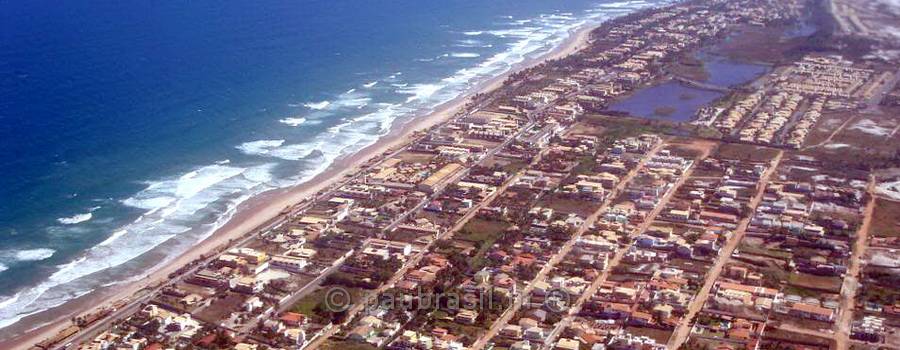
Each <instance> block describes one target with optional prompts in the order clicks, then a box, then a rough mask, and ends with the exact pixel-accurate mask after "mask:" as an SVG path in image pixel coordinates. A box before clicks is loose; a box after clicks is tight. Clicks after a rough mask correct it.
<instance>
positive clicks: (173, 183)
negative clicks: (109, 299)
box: [0, 164, 274, 328]
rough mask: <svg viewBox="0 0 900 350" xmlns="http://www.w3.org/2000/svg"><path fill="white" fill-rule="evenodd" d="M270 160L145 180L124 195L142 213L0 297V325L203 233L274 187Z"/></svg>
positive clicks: (27, 254) (39, 254)
mask: <svg viewBox="0 0 900 350" xmlns="http://www.w3.org/2000/svg"><path fill="white" fill-rule="evenodd" d="M272 166H273V165H272V164H263V165H259V166H254V167H247V168H240V167H234V166H225V165H219V164H215V165H208V166H203V167H200V168H197V169H195V170H193V171H190V172H188V173H187V174H184V175H182V176H179V177H174V178H170V179H164V180H159V181H153V182H148V183H147V187H146V188H145V189H144V190H142V191H140V192H138V193H137V194H135V195H134V196H132V197H130V198H128V199H125V200H123V201H122V203H123V204H125V205H127V206H130V207H134V208H138V209H142V210H144V211H145V212H144V214H143V215H141V216H140V217H139V218H137V219H136V220H135V221H134V222H132V223H130V224H127V225H125V226H123V227H121V228H119V229H117V230H116V231H114V233H113V234H112V235H110V237H108V238H107V239H106V240H104V241H103V242H101V243H100V244H98V245H96V246H94V247H92V248H90V249H88V250H87V251H86V252H85V253H84V254H82V255H81V256H80V257H79V258H77V259H75V260H73V261H71V262H69V263H66V264H63V265H59V266H57V271H56V272H54V273H53V274H52V275H50V277H49V278H48V279H47V280H45V281H43V282H41V283H39V284H38V285H36V286H33V287H30V288H26V289H23V290H21V291H20V292H18V293H17V294H15V295H13V296H12V297H9V298H6V299H4V300H2V301H0V328H2V327H6V326H8V325H10V324H12V323H15V322H17V321H18V320H20V319H21V318H23V317H26V316H28V315H31V314H34V313H36V312H40V311H42V310H46V309H49V308H52V307H55V306H57V305H60V304H62V303H64V302H66V301H68V300H71V299H73V298H76V297H77V296H79V295H84V294H86V293H89V292H90V291H92V290H94V289H96V288H98V287H99V286H100V285H101V284H102V283H110V282H115V281H117V279H119V280H124V278H120V277H115V275H113V274H111V273H109V272H104V273H103V274H100V275H98V274H97V273H98V272H100V271H107V270H109V269H114V268H117V267H119V266H122V265H123V264H125V263H127V262H129V261H131V260H133V259H135V258H136V257H139V256H141V255H143V254H144V253H146V252H148V251H150V250H151V249H153V248H155V247H158V246H159V245H161V244H163V243H166V242H167V241H169V240H170V239H172V238H175V237H178V236H182V235H189V236H186V237H190V239H188V241H189V242H196V241H199V240H201V239H203V238H205V237H206V236H208V235H209V234H211V233H212V231H213V230H215V229H216V228H217V225H219V222H220V221H222V220H227V219H228V218H230V216H231V213H233V211H234V208H236V207H237V205H238V204H239V203H240V202H242V201H244V200H246V199H247V198H249V197H250V196H252V195H254V194H256V193H259V192H262V191H264V190H267V189H271V188H274V186H272V185H269V183H270V182H272V177H271V168H272ZM223 209H224V212H225V213H226V214H225V215H223V214H222V212H223ZM213 217H215V218H218V220H216V221H214V222H212V223H210V224H205V225H199V226H197V224H198V222H202V221H203V220H208V218H213ZM191 227H194V228H193V229H192V228H191ZM186 239H187V238H186ZM53 253H54V252H52V250H49V249H34V250H31V251H22V252H19V253H17V256H16V257H17V258H27V259H32V260H36V259H46V258H48V257H50V256H52V254H53ZM111 271H117V270H111ZM140 271H141V272H138V273H136V272H122V273H127V275H128V276H134V275H135V274H142V273H145V272H146V271H147V269H146V268H142V269H141V270H140ZM111 276H112V277H111ZM109 279H112V280H109Z"/></svg>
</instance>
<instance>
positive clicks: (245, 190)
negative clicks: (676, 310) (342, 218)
mask: <svg viewBox="0 0 900 350" xmlns="http://www.w3.org/2000/svg"><path fill="white" fill-rule="evenodd" d="M591 16H593V17H595V18H599V17H600V16H603V13H602V12H600V11H598V12H592V13H591ZM562 17H565V16H564V15H563V16H557V17H550V16H546V17H545V18H534V19H533V20H532V21H531V22H528V23H529V26H528V27H522V28H517V29H519V31H509V30H506V31H492V33H491V35H493V36H495V37H500V38H501V39H503V38H506V39H512V40H511V42H508V43H506V45H508V46H507V48H506V50H505V51H503V52H500V53H496V54H494V55H492V56H490V57H488V58H487V59H485V60H484V61H482V62H481V63H479V64H477V65H474V66H472V67H469V68H466V69H461V70H458V71H457V72H455V73H454V74H453V75H451V76H448V77H445V78H443V79H440V80H438V81H433V82H430V83H429V82H419V83H416V84H411V85H402V86H401V84H406V83H405V82H404V83H401V82H399V81H398V77H399V76H400V75H401V74H402V73H401V72H397V73H394V74H391V75H390V76H389V77H388V78H387V79H385V80H384V82H386V83H394V84H398V85H395V87H397V88H399V89H400V90H398V91H397V92H400V93H402V94H407V95H410V96H409V98H408V99H407V103H404V104H377V105H373V106H370V105H369V104H370V102H371V99H370V98H369V97H368V96H362V95H359V93H358V92H356V91H354V92H353V93H349V94H347V93H345V94H343V95H341V96H340V97H339V98H338V99H336V100H335V101H334V102H331V101H321V102H311V103H306V104H303V105H296V107H300V106H303V107H306V108H309V109H313V110H316V111H319V112H314V113H332V111H336V110H338V109H339V108H343V109H345V110H350V111H352V110H355V109H361V108H366V109H375V110H374V111H369V110H366V111H364V114H361V115H360V116H358V117H355V118H348V119H346V120H345V121H344V122H343V123H341V124H340V125H341V126H340V127H332V128H329V129H328V130H327V132H323V133H320V134H318V135H315V136H313V137H312V138H311V139H310V140H309V141H308V142H304V143H297V144H286V143H287V142H286V141H284V140H259V141H252V142H248V143H244V144H241V145H239V146H237V147H238V149H240V150H241V151H244V152H245V153H253V154H258V155H262V156H266V157H273V158H281V159H291V160H294V159H310V160H314V162H312V161H310V164H311V165H313V166H312V167H310V169H308V170H305V171H302V172H300V173H299V174H297V175H295V176H292V177H290V178H288V179H283V180H274V179H273V177H272V172H271V169H272V167H274V164H264V165H260V166H253V167H245V168H242V167H238V166H234V165H230V164H215V165H209V166H204V167H201V168H198V169H195V170H194V171H191V172H189V173H187V174H184V175H182V176H179V177H174V178H169V179H162V180H158V181H154V182H149V183H147V187H146V188H145V189H144V190H142V191H140V192H139V193H137V194H136V195H134V196H132V197H131V198H128V199H126V200H124V201H123V203H124V204H126V205H128V206H131V207H134V208H138V209H141V210H144V211H145V212H144V214H143V215H142V216H141V217H140V218H138V219H137V220H135V221H134V222H132V223H131V224H128V225H125V226H123V227H121V228H118V229H117V230H115V231H114V233H113V234H111V235H110V236H109V237H108V238H107V239H106V240H104V241H103V242H101V244H98V245H97V246H95V247H94V248H91V249H89V250H88V251H87V252H85V253H84V254H83V255H82V256H80V257H79V258H77V259H75V260H74V261H71V262H69V263H67V264H63V265H60V266H58V267H57V268H58V271H56V272H55V273H53V274H52V275H51V276H50V277H49V278H48V279H47V280H46V281H44V282H42V283H40V284H38V285H37V286H33V287H30V288H27V289H23V290H22V291H20V292H19V293H17V294H16V295H14V296H13V297H10V298H6V299H4V300H0V328H2V327H5V326H6V325H9V324H11V323H14V322H16V321H18V320H19V319H21V318H22V317H24V316H27V315H29V314H32V313H35V312H39V311H41V310H45V309H47V308H50V307H53V306H54V305H59V304H61V303H63V302H65V301H67V300H70V299H72V298H73V296H77V295H83V293H87V292H89V291H91V290H93V289H95V288H97V287H98V286H101V285H105V284H108V283H115V281H109V280H104V281H102V284H98V282H97V280H100V279H101V277H102V276H106V275H108V273H107V272H104V273H98V272H100V271H106V270H109V269H111V268H115V267H118V266H121V265H123V264H125V263H127V262H128V261H131V260H132V259H134V258H136V257H138V256H140V255H142V254H144V253H146V252H148V251H150V250H151V249H153V248H154V247H158V246H159V245H161V244H163V243H166V242H169V241H170V240H171V239H172V238H175V237H179V236H185V237H191V238H190V239H179V240H177V241H175V240H172V241H171V242H178V243H179V244H182V243H181V242H187V243H184V244H191V242H196V241H197V240H198V239H202V238H203V237H205V236H206V235H208V234H211V232H213V231H214V230H215V229H216V228H218V227H221V225H224V223H225V222H227V220H229V219H230V218H231V217H232V215H233V213H234V212H235V208H236V207H237V203H241V202H243V201H245V200H246V199H248V198H250V197H251V196H252V195H254V194H256V193H259V192H262V191H264V190H266V189H271V188H275V187H277V186H288V185H291V184H294V183H297V182H303V181H307V180H309V179H311V178H312V177H314V176H315V175H317V174H319V173H321V172H322V171H324V170H325V169H326V168H327V167H328V166H330V164H332V163H333V162H334V161H335V160H336V159H338V158H340V157H341V156H344V155H347V154H350V153H353V152H355V151H357V150H359V149H361V148H363V147H365V146H367V145H370V144H372V143H374V142H375V141H376V140H377V139H378V138H379V137H380V136H381V135H383V134H384V133H386V132H388V131H389V129H390V126H391V124H392V123H393V122H394V121H395V120H397V118H399V117H401V116H404V115H412V114H413V113H416V112H418V111H422V110H428V109H429V108H433V107H434V106H436V105H437V104H439V103H441V102H443V101H447V100H449V99H452V98H455V97H456V96H459V95H460V94H461V93H464V92H465V90H466V89H467V88H469V87H470V86H472V85H473V84H474V83H475V82H476V81H478V80H481V79H486V78H488V77H490V76H494V75H496V74H499V73H501V72H504V71H507V70H509V69H511V68H512V67H513V66H514V65H515V64H517V63H519V62H522V61H524V60H525V59H526V58H527V57H530V56H531V55H538V54H540V53H542V52H546V51H548V50H549V49H551V48H552V47H554V46H555V45H557V44H559V43H560V42H561V41H562V40H564V39H565V38H566V37H567V36H568V35H569V32H570V30H571V29H573V28H574V27H576V26H577V25H578V24H579V22H578V21H576V20H569V19H566V18H562ZM534 28H538V29H534ZM523 29H524V30H527V32H526V31H524V30H523ZM486 32H487V31H470V32H466V33H463V35H465V36H477V35H484V34H485V33H486ZM373 86H374V85H373ZM341 100H343V101H345V102H340V101H341ZM349 101H353V102H349ZM332 104H333V105H334V106H332ZM353 106H355V107H353ZM360 106H362V107H360ZM313 118H314V119H320V118H319V117H318V116H314V117H313ZM309 122H310V121H307V123H309ZM223 210H224V213H225V214H222V213H223ZM199 218H207V219H209V218H216V219H215V221H214V222H211V223H204V224H202V225H200V226H199V228H198V224H197V223H198V220H202V219H199ZM191 227H195V228H194V229H191ZM72 228H77V226H73V227H72ZM167 247H168V246H167ZM109 271H117V270H116V269H113V270H109ZM133 275H134V274H132V275H131V276H133ZM89 276H90V278H88V277H89ZM95 276H100V277H98V278H95Z"/></svg>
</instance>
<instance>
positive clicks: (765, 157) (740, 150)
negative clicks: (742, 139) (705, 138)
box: [712, 143, 778, 162]
mask: <svg viewBox="0 0 900 350" xmlns="http://www.w3.org/2000/svg"><path fill="white" fill-rule="evenodd" d="M777 154H778V150H777V149H774V148H768V147H761V146H753V145H745V144H740V143H722V144H720V145H719V147H718V148H717V149H716V151H715V152H714V153H713V156H712V157H713V158H718V159H732V160H740V161H748V162H765V161H769V160H772V158H775V155H777Z"/></svg>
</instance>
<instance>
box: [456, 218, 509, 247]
mask: <svg viewBox="0 0 900 350" xmlns="http://www.w3.org/2000/svg"><path fill="white" fill-rule="evenodd" d="M507 227H509V223H507V222H503V221H491V220H484V219H480V218H474V219H472V220H469V222H467V223H466V225H465V226H463V228H462V229H460V230H459V232H458V233H457V234H456V235H455V237H456V238H457V239H461V240H465V241H469V242H473V243H478V242H485V241H487V240H490V239H496V238H497V237H498V236H500V234H501V233H503V231H504V230H506V228H507Z"/></svg>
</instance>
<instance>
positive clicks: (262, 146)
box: [237, 140, 284, 155]
mask: <svg viewBox="0 0 900 350" xmlns="http://www.w3.org/2000/svg"><path fill="white" fill-rule="evenodd" d="M283 144H284V140H258V141H250V142H244V143H242V144H240V145H239V146H237V149H239V150H241V152H244V153H246V154H249V155H265V154H268V153H269V152H270V151H271V150H273V149H275V148H278V147H279V146H281V145H283Z"/></svg>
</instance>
